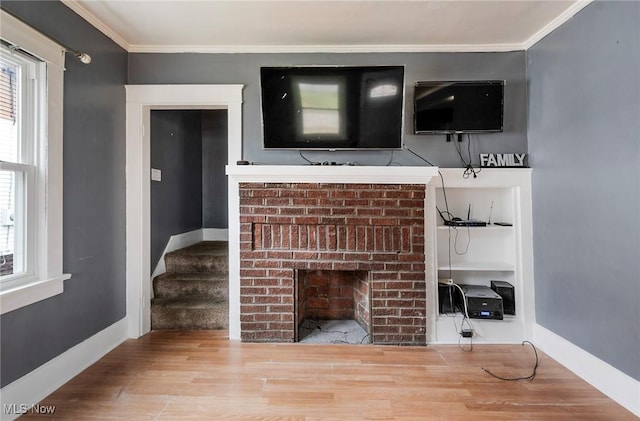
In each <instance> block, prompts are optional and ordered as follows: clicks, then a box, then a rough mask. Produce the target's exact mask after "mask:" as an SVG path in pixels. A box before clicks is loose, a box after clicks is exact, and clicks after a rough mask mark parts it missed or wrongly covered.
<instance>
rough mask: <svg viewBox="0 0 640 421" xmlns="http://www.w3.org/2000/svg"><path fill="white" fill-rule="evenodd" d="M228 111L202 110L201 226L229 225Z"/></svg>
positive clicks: (226, 226)
mask: <svg viewBox="0 0 640 421" xmlns="http://www.w3.org/2000/svg"><path fill="white" fill-rule="evenodd" d="M227 125H228V124H227V111H226V110H203V111H202V227H203V228H228V227H229V223H228V215H227V207H228V206H227V177H226V175H225V169H224V166H225V165H226V164H227V153H228V142H227V138H228V135H227V129H228V128H227Z"/></svg>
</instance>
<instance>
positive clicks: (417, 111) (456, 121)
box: [414, 80, 504, 134]
mask: <svg viewBox="0 0 640 421" xmlns="http://www.w3.org/2000/svg"><path fill="white" fill-rule="evenodd" d="M503 97H504V81H502V80H488V81H460V82H440V81H433V82H416V85H415V90H414V123H415V133H416V134H440V133H446V134H450V133H483V132H501V131H502V127H503V113H504V112H503V109H504V107H503Z"/></svg>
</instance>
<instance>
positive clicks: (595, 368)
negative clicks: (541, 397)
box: [533, 324, 640, 417]
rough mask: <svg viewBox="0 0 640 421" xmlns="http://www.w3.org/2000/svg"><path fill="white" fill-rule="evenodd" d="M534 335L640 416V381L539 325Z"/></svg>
mask: <svg viewBox="0 0 640 421" xmlns="http://www.w3.org/2000/svg"><path fill="white" fill-rule="evenodd" d="M533 334H534V338H535V344H536V346H537V347H539V348H540V349H541V350H542V351H544V352H545V353H546V354H547V355H549V356H550V357H551V358H553V359H554V360H556V361H558V362H559V363H560V364H562V365H564V366H565V367H567V368H568V369H569V370H571V371H573V372H574V373H575V374H576V375H578V376H580V377H581V378H582V379H583V380H585V381H586V382H587V383H589V384H591V385H592V386H593V387H595V388H596V389H598V390H600V391H601V392H602V393H604V394H605V395H607V396H608V397H610V398H611V399H613V400H614V401H616V402H618V403H619V404H620V405H622V406H624V407H625V408H626V409H628V410H629V411H631V412H633V413H634V414H635V415H636V416H639V417H640V381H638V380H636V379H634V378H632V377H630V376H628V375H626V374H625V373H623V372H622V371H620V370H618V369H617V368H615V367H613V366H611V365H609V364H608V363H606V362H604V361H602V360H601V359H599V358H598V357H595V356H594V355H592V354H590V353H588V352H587V351H585V350H583V349H582V348H580V347H578V346H576V345H574V344H572V343H571V342H569V341H567V340H566V339H564V338H563V337H561V336H558V335H556V334H555V333H553V332H551V331H550V330H548V329H546V328H544V327H542V326H540V325H538V324H536V325H535V326H534V328H533Z"/></svg>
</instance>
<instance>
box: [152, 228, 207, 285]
mask: <svg viewBox="0 0 640 421" xmlns="http://www.w3.org/2000/svg"><path fill="white" fill-rule="evenodd" d="M200 241H202V229H197V230H193V231H189V232H185V233H182V234H176V235H172V236H171V237H170V238H169V241H168V242H167V245H166V247H165V248H164V251H163V252H162V255H161V256H160V260H158V263H157V264H156V268H155V269H154V271H153V273H152V274H151V280H153V278H155V277H156V276H159V275H162V274H163V273H165V272H166V271H167V268H166V266H165V264H164V255H165V254H167V253H171V252H172V251H175V250H179V249H181V248H185V247H189V246H191V245H194V244H196V243H199V242H200Z"/></svg>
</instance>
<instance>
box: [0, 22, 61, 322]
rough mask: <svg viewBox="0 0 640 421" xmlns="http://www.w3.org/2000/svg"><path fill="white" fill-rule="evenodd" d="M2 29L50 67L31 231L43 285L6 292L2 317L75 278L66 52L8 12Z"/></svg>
mask: <svg viewBox="0 0 640 421" xmlns="http://www.w3.org/2000/svg"><path fill="white" fill-rule="evenodd" d="M0 27H1V28H2V38H3V39H4V40H6V41H8V42H10V43H12V44H15V45H17V46H19V47H20V48H22V49H24V50H25V51H28V52H29V53H31V54H33V55H34V56H36V57H38V58H40V59H41V60H44V61H45V62H46V78H45V77H43V78H40V79H39V80H38V83H40V84H41V85H40V86H39V89H41V90H42V92H45V93H46V94H45V95H44V96H43V97H42V98H44V99H46V101H45V102H44V103H43V104H38V105H37V106H38V107H39V118H41V121H39V122H38V130H39V132H38V133H37V134H36V136H37V138H38V139H40V140H39V141H37V142H36V143H37V145H34V146H35V147H36V151H35V155H34V158H33V159H34V164H35V166H36V180H35V187H36V191H35V200H36V203H35V206H34V208H35V209H36V210H37V211H36V220H35V226H33V227H31V228H32V230H31V232H32V233H33V235H34V236H35V239H34V243H35V244H36V250H35V256H36V261H35V274H36V276H37V279H39V280H40V282H38V281H36V282H35V283H34V284H33V288H27V287H26V286H25V288H22V290H21V292H20V293H19V294H18V295H16V294H15V292H7V291H2V292H1V293H0V295H1V296H2V301H1V302H0V304H2V307H3V308H2V313H6V312H8V311H11V310H15V309H16V308H18V307H15V306H16V305H18V303H23V305H28V304H33V303H34V302H36V301H40V300H43V299H45V298H49V297H51V296H53V295H56V294H59V293H60V292H62V291H60V288H61V287H62V281H59V282H56V280H63V279H69V278H70V277H71V275H68V274H63V273H62V250H63V247H62V223H63V218H62V212H63V209H62V198H63V192H62V189H63V181H62V178H63V168H62V150H63V130H62V122H63V118H62V117H63V115H62V114H63V94H64V74H63V72H64V49H63V48H62V47H61V46H60V45H58V44H57V43H55V42H53V41H52V40H51V39H49V38H47V37H46V36H44V35H43V34H41V33H40V32H38V31H36V30H35V29H33V28H31V27H29V26H28V25H25V24H24V23H22V22H21V21H20V20H18V19H16V18H14V17H13V16H11V15H10V14H8V13H6V12H4V11H2V10H0ZM43 66H44V65H43ZM47 280H49V281H47ZM7 294H8V295H7ZM28 294H30V296H28ZM5 295H7V297H6V299H5ZM9 295H10V296H11V297H9ZM5 304H6V305H7V307H5Z"/></svg>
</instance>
